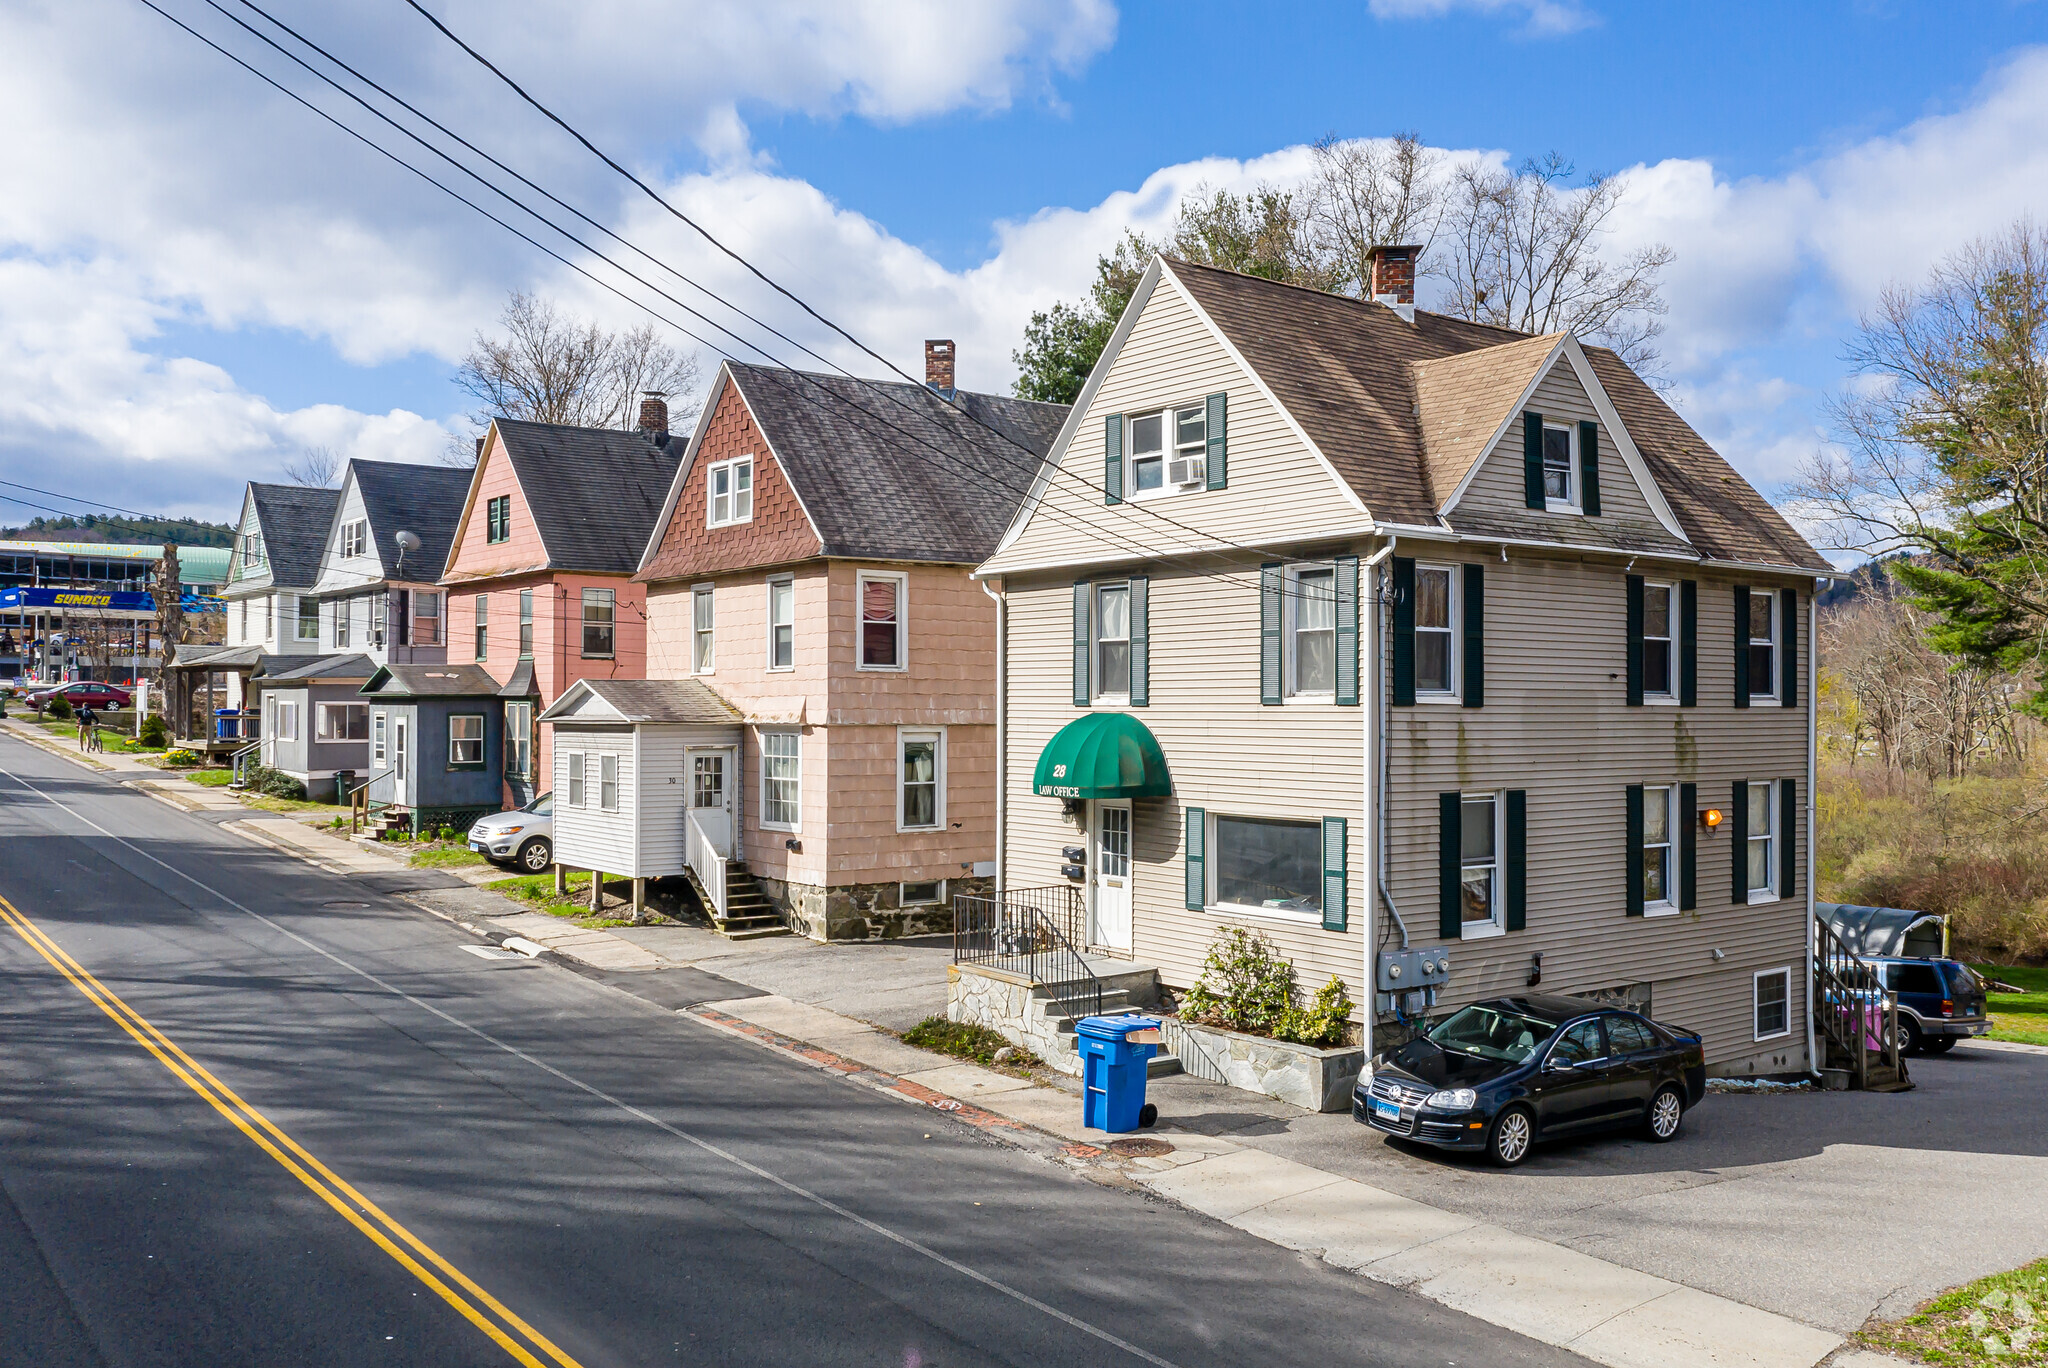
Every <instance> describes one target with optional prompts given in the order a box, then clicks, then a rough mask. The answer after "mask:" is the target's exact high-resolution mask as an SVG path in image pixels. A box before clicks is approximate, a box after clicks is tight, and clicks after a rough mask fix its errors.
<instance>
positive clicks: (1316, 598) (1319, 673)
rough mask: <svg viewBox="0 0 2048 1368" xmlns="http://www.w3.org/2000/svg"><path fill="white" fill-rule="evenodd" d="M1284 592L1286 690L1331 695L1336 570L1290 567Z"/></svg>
mask: <svg viewBox="0 0 2048 1368" xmlns="http://www.w3.org/2000/svg"><path fill="white" fill-rule="evenodd" d="M1285 590H1286V594H1287V601H1286V621H1287V624H1288V628H1287V692H1288V693H1289V695H1291V696H1294V697H1298V698H1300V697H1305V698H1320V697H1324V696H1326V695H1327V696H1331V697H1334V696H1335V694H1336V689H1337V572H1336V571H1335V570H1334V569H1332V568H1330V567H1329V566H1310V567H1306V568H1303V569H1299V570H1295V571H1292V572H1290V573H1289V574H1288V576H1287V578H1286V581H1285Z"/></svg>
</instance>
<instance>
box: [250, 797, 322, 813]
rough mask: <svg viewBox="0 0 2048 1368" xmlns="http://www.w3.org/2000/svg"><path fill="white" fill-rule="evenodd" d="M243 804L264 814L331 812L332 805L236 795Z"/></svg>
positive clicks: (295, 799)
mask: <svg viewBox="0 0 2048 1368" xmlns="http://www.w3.org/2000/svg"><path fill="white" fill-rule="evenodd" d="M236 796H237V797H239V798H240V799H241V800H242V801H243V802H244V803H245V804H247V805H248V806H250V807H252V808H259V809H261V810H262V811H264V812H332V811H334V804H332V803H314V802H309V801H307V800H306V799H304V798H272V797H271V796H270V795H269V794H267V793H242V794H237V795H236Z"/></svg>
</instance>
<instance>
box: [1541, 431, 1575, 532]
mask: <svg viewBox="0 0 2048 1368" xmlns="http://www.w3.org/2000/svg"><path fill="white" fill-rule="evenodd" d="M1578 444H1579V435H1578V433H1576V432H1574V431H1573V430H1572V429H1571V428H1568V427H1551V426H1549V425H1548V424H1545V425H1544V428H1543V502H1544V503H1545V504H1546V505H1548V506H1549V507H1551V508H1553V509H1557V510H1560V511H1573V512H1576V511H1577V509H1578V506H1579V497H1578V478H1577V476H1578V471H1577V466H1578V460H1577V457H1578Z"/></svg>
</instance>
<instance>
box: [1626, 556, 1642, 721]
mask: <svg viewBox="0 0 2048 1368" xmlns="http://www.w3.org/2000/svg"><path fill="white" fill-rule="evenodd" d="M1628 705H1629V706H1630V707H1631V708H1640V707H1642V706H1643V577H1642V576H1641V575H1630V576H1629V577H1628Z"/></svg>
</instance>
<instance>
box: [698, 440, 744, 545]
mask: <svg viewBox="0 0 2048 1368" xmlns="http://www.w3.org/2000/svg"><path fill="white" fill-rule="evenodd" d="M742 472H744V473H745V475H746V484H747V487H746V489H745V490H741V489H740V487H739V484H740V475H741V473H742ZM720 477H723V478H724V482H725V486H726V488H725V492H724V493H722V494H721V493H719V492H718V485H719V481H720ZM754 492H755V491H754V458H753V456H752V455H746V456H735V457H733V458H732V459H731V460H729V461H715V462H713V463H712V464H711V465H710V466H708V467H706V469H705V471H704V525H705V526H706V527H732V526H735V525H737V524H739V523H747V522H752V521H753V520H754ZM743 495H744V499H745V503H746V512H744V513H742V512H740V509H739V505H740V503H741V500H742V496H743ZM720 499H723V500H725V505H726V506H725V516H724V517H722V518H721V517H720V516H719V515H718V501H719V500H720Z"/></svg>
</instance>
